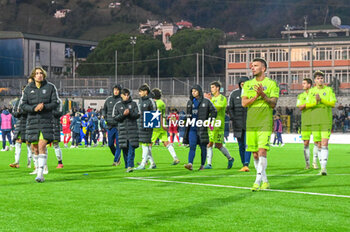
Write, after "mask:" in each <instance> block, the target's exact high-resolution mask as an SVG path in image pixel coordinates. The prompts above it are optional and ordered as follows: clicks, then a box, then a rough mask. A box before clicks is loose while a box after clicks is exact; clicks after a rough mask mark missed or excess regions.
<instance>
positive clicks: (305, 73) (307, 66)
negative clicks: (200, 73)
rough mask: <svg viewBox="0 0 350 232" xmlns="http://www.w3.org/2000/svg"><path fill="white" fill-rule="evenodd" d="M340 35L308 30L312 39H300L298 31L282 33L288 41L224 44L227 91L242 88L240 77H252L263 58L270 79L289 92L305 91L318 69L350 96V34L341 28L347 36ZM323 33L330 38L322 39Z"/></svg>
mask: <svg viewBox="0 0 350 232" xmlns="http://www.w3.org/2000/svg"><path fill="white" fill-rule="evenodd" d="M347 30H349V29H347ZM304 32H305V31H303V33H304ZM339 32H340V31H337V30H333V31H330V32H329V33H331V34H329V33H327V32H325V31H322V30H321V31H315V32H314V31H313V32H310V31H307V33H312V34H311V36H307V38H298V37H299V36H297V34H293V33H298V32H294V31H282V35H284V39H267V40H254V41H249V40H245V41H231V42H228V43H227V44H226V45H220V46H219V47H220V48H223V49H225V51H226V91H228V92H230V91H232V90H233V89H235V88H238V80H239V78H240V77H242V76H248V77H251V76H252V74H251V70H250V65H251V62H252V60H253V59H254V58H257V57H261V58H264V59H265V60H266V61H267V64H268V69H267V73H266V74H267V76H268V77H270V78H272V79H274V80H276V81H277V83H278V84H279V85H280V87H281V88H285V93H299V92H301V91H302V85H301V83H302V80H303V79H304V78H312V74H313V73H314V71H316V70H321V71H323V72H324V73H325V82H326V83H328V84H330V85H332V86H333V87H334V88H335V89H336V91H337V92H340V93H349V92H350V68H349V67H350V37H349V36H348V35H349V31H346V30H343V29H341V33H343V34H344V35H345V36H337V33H339ZM320 33H323V34H324V33H326V35H328V37H321V36H319V34H320ZM286 35H287V36H286ZM288 35H289V36H288ZM309 35H310V34H309ZM294 37H296V38H294Z"/></svg>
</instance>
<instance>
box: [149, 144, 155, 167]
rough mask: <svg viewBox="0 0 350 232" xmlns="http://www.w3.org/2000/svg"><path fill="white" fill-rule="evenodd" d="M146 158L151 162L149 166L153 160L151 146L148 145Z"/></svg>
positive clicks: (152, 163)
mask: <svg viewBox="0 0 350 232" xmlns="http://www.w3.org/2000/svg"><path fill="white" fill-rule="evenodd" d="M148 159H149V161H150V162H151V166H152V165H154V160H153V156H152V146H148Z"/></svg>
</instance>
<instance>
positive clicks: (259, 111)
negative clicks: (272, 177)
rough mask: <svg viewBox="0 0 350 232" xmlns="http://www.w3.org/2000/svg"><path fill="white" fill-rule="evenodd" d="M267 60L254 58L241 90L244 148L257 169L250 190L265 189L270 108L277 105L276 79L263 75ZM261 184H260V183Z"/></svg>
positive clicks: (268, 185)
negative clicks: (245, 109)
mask: <svg viewBox="0 0 350 232" xmlns="http://www.w3.org/2000/svg"><path fill="white" fill-rule="evenodd" d="M266 69H267V64H266V61H265V60H264V59H262V58H256V59H254V60H253V63H252V65H251V70H252V72H253V75H254V78H253V79H251V80H249V81H246V82H245V84H244V86H243V91H242V95H241V96H242V106H243V107H248V112H247V133H246V136H247V151H251V152H253V155H254V165H255V168H256V171H257V175H256V179H255V182H254V185H253V187H252V191H259V190H260V189H267V188H269V187H270V184H269V182H268V180H267V175H266V167H267V151H268V150H269V149H270V136H271V133H272V127H273V118H272V115H273V108H275V106H276V104H277V100H278V97H279V88H278V86H277V84H276V82H275V81H273V80H271V79H270V78H268V77H266V76H265V71H266ZM261 182H263V183H262V185H261V186H260V184H261Z"/></svg>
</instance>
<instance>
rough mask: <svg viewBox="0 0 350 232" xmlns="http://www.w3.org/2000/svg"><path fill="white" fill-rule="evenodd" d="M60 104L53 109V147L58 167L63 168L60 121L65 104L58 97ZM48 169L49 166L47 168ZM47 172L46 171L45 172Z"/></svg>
mask: <svg viewBox="0 0 350 232" xmlns="http://www.w3.org/2000/svg"><path fill="white" fill-rule="evenodd" d="M58 101H59V105H58V107H57V108H56V109H55V110H53V112H52V114H53V118H52V120H53V129H54V134H53V148H54V150H55V154H56V158H57V161H58V165H57V167H56V168H63V163H62V150H61V148H60V145H59V143H60V141H61V123H60V118H61V116H62V110H63V104H62V100H61V99H60V98H58ZM45 169H46V170H48V169H47V167H46V168H45ZM44 174H45V173H44Z"/></svg>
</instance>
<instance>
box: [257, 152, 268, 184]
mask: <svg viewBox="0 0 350 232" xmlns="http://www.w3.org/2000/svg"><path fill="white" fill-rule="evenodd" d="M259 160H260V164H261V167H262V169H261V178H262V181H263V182H268V181H267V175H266V168H267V158H266V157H265V156H261V157H260V159H259Z"/></svg>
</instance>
